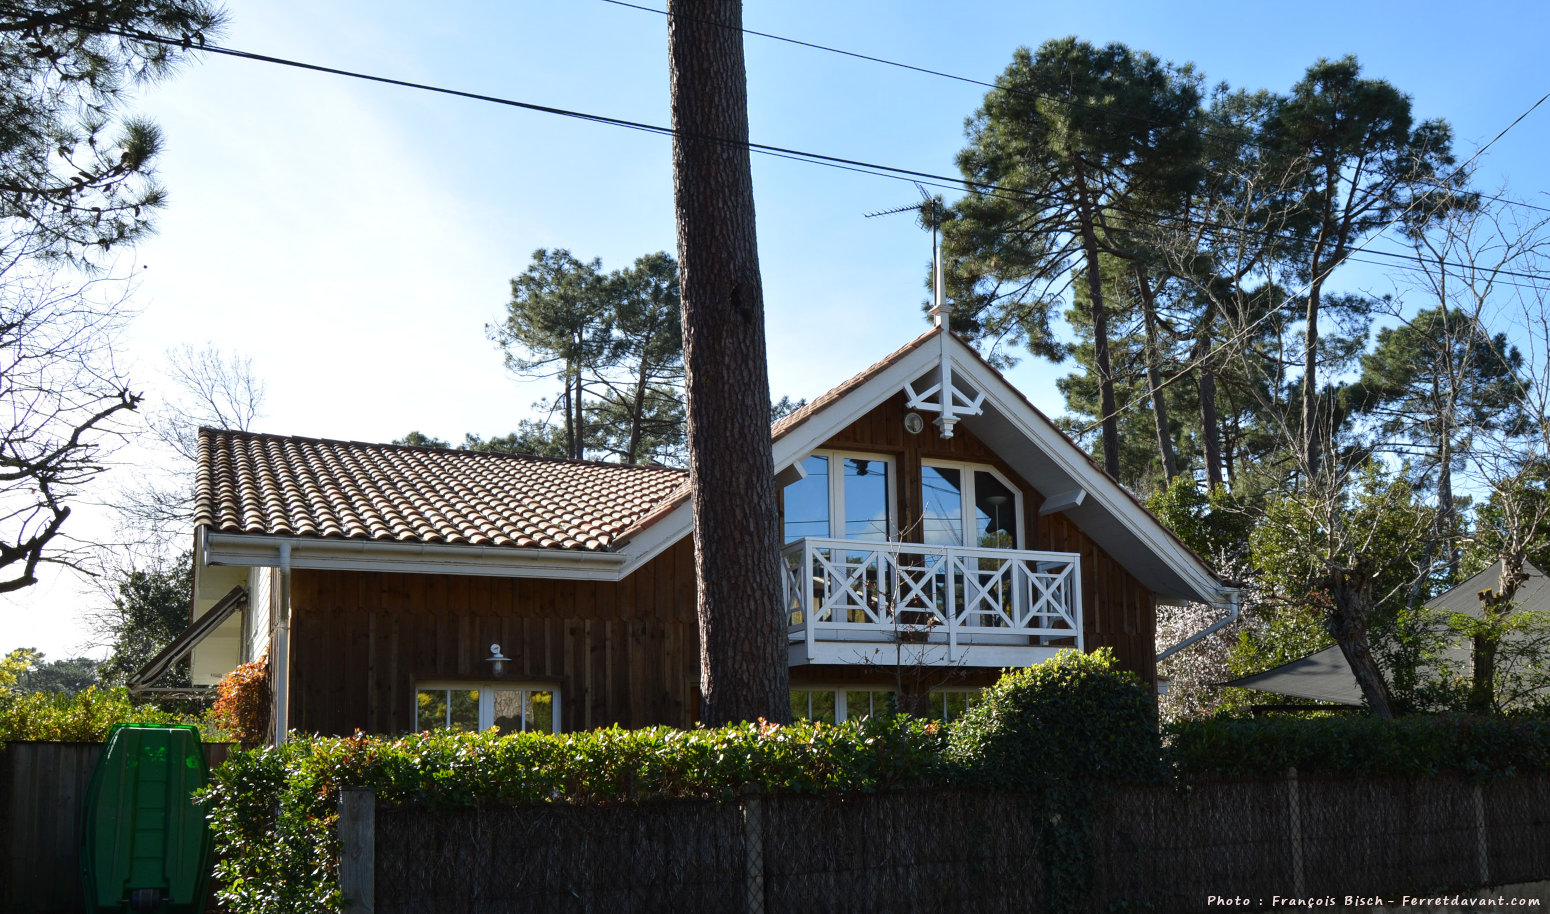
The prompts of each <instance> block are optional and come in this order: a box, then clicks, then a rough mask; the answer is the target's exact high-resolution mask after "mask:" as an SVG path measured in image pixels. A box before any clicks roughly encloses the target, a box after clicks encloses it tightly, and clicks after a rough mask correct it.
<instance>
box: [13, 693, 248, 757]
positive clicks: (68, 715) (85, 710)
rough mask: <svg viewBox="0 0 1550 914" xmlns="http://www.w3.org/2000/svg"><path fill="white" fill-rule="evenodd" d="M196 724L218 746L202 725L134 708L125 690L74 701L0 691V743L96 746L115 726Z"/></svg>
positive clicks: (216, 734) (143, 707) (57, 696)
mask: <svg viewBox="0 0 1550 914" xmlns="http://www.w3.org/2000/svg"><path fill="white" fill-rule="evenodd" d="M121 723H144V724H194V725H195V726H199V727H201V728H202V735H203V737H204V739H205V740H206V741H212V740H220V739H223V738H224V735H223V734H222V733H220V731H218V730H215V729H212V728H210V727H208V726H206V725H205V721H203V720H201V719H199V718H196V717H188V716H185V715H182V714H171V713H168V712H166V711H162V710H160V709H158V708H156V707H155V706H154V705H146V704H136V703H135V701H134V699H132V698H130V697H129V690H127V689H124V688H112V689H99V688H97V687H96V686H88V687H87V688H85V689H82V690H81V691H80V692H77V693H75V694H74V695H65V694H62V693H59V692H27V693H21V694H19V693H15V692H7V691H3V690H0V743H4V742H8V741H11V740H44V741H49V742H65V743H100V742H102V741H103V740H104V739H106V738H107V735H108V731H109V730H111V729H113V725H114V724H121Z"/></svg>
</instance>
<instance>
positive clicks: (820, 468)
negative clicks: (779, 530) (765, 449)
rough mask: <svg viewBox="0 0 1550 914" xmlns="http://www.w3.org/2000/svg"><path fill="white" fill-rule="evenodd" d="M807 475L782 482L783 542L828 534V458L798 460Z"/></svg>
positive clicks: (816, 457)
mask: <svg viewBox="0 0 1550 914" xmlns="http://www.w3.org/2000/svg"><path fill="white" fill-rule="evenodd" d="M802 469H803V470H805V471H807V476H806V477H805V478H803V479H799V480H797V481H796V482H793V483H792V484H791V485H789V486H786V493H785V500H786V540H785V541H786V542H788V543H790V542H794V541H796V540H799V539H802V538H803V537H808V536H828V535H829V458H827V457H818V456H815V457H809V458H807V459H806V460H804V461H802Z"/></svg>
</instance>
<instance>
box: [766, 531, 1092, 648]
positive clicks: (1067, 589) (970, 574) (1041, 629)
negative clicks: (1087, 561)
mask: <svg viewBox="0 0 1550 914" xmlns="http://www.w3.org/2000/svg"><path fill="white" fill-rule="evenodd" d="M781 558H782V562H781V568H782V570H783V572H784V580H785V599H786V608H787V612H788V614H789V616H788V622H789V626H790V628H789V638H790V641H791V643H792V645H793V651H796V650H797V649H798V647H801V648H803V650H801V655H800V656H801V658H802V660H801V661H798V660H793V662H808V663H812V662H824V661H827V662H847V661H846V659H845V658H847V657H849V656H851V655H854V656H855V657H857V658H861V657H863V656H864V652H863V651H860V650H857V648H861V647H863V646H865V645H875V644H901V643H902V644H914V645H938V646H940V648H939V649H938V650H937V651H936V654H935V655H934V656H936V657H937V658H938V659H936V660H923V661H920V662H959V661H960V660H961V659H963V657H964V651H965V649H967V648H968V647H970V646H981V649H978V650H977V651H976V652H975V657H976V661H975V664H976V665H981V663H980V661H983V665H987V666H989V665H1009V664H1011V663H1017V662H1022V661H1024V660H1027V661H1031V662H1037V659H1036V658H1035V656H1034V655H1046V654H1052V653H1053V652H1054V650H1055V649H1056V648H1058V647H1063V646H1070V647H1076V648H1078V649H1080V648H1081V647H1082V581H1081V564H1080V556H1077V555H1074V554H1071V553H1065V552H1029V551H1024V550H1017V549H989V548H974V547H963V546H925V545H920V544H917V543H866V542H858V541H855V540H837V539H819V538H811V537H810V538H807V539H803V540H798V541H796V542H794V543H791V544H790V545H788V546H786V548H785V549H783V550H782V551H781ZM837 647H843V648H845V650H843V651H836V648H837ZM793 656H794V657H796V656H797V655H796V654H793ZM924 656H925V654H924V653H923V652H921V651H917V653H916V657H917V659H918V658H923V657H924ZM850 662H856V661H850Z"/></svg>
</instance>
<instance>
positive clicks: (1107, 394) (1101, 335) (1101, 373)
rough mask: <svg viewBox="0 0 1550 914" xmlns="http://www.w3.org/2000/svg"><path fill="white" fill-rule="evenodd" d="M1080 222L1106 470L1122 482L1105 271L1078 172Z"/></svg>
mask: <svg viewBox="0 0 1550 914" xmlns="http://www.w3.org/2000/svg"><path fill="white" fill-rule="evenodd" d="M1076 183H1077V196H1078V198H1079V206H1078V216H1077V219H1078V221H1080V222H1081V233H1082V253H1083V256H1084V257H1085V258H1086V259H1087V292H1088V299H1089V301H1090V302H1091V304H1092V321H1093V367H1094V368H1095V369H1097V371H1098V421H1099V425H1100V426H1101V427H1102V429H1103V432H1102V433H1103V469H1104V470H1105V471H1106V472H1107V473H1108V474H1109V475H1110V476H1111V477H1113V478H1114V479H1119V411H1118V409H1117V408H1116V406H1115V403H1114V370H1113V369H1112V368H1111V367H1110V364H1109V312H1108V309H1106V308H1105V307H1104V304H1103V271H1102V270H1101V269H1100V267H1099V263H1098V233H1097V232H1096V231H1095V230H1094V228H1093V213H1092V209H1091V207H1090V205H1089V200H1088V197H1087V189H1086V185H1085V184H1084V183H1083V181H1082V176H1081V173H1080V172H1078V174H1077V178H1076Z"/></svg>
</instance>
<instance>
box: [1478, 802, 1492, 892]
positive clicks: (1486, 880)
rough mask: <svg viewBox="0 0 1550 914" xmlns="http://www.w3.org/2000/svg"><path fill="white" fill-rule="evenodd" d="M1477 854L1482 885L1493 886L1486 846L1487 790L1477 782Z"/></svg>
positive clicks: (1489, 858)
mask: <svg viewBox="0 0 1550 914" xmlns="http://www.w3.org/2000/svg"><path fill="white" fill-rule="evenodd" d="M1475 853H1476V859H1477V860H1478V861H1479V867H1480V885H1481V886H1482V887H1485V886H1489V885H1490V884H1491V857H1490V853H1489V850H1488V849H1487V847H1486V844H1485V789H1484V788H1483V787H1481V786H1480V782H1479V781H1476V782H1475Z"/></svg>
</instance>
